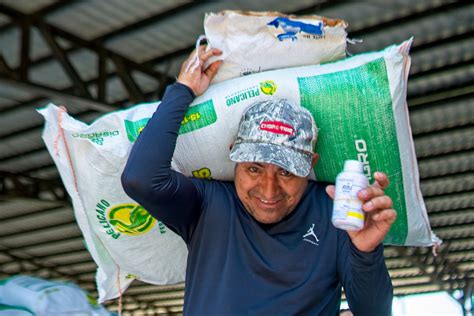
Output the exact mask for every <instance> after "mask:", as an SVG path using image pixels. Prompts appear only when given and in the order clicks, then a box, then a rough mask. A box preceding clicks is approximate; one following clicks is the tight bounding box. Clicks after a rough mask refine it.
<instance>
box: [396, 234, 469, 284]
mask: <svg viewBox="0 0 474 316" xmlns="http://www.w3.org/2000/svg"><path fill="white" fill-rule="evenodd" d="M397 250H398V253H399V255H400V257H403V258H406V259H407V260H408V261H409V262H410V263H411V264H412V265H413V266H414V267H416V268H418V269H419V270H420V271H421V272H422V273H423V274H424V275H426V276H428V277H429V278H430V283H432V284H437V285H438V286H439V287H440V290H445V291H447V292H448V293H453V292H454V291H455V290H459V289H464V288H466V287H472V284H473V283H474V279H472V277H471V276H470V275H468V274H466V273H465V272H463V271H462V270H460V269H459V268H458V265H457V263H455V262H452V261H450V260H449V258H448V254H449V252H450V241H448V242H446V243H445V244H443V246H442V247H441V248H440V252H439V253H438V254H437V256H434V255H433V254H432V253H431V252H430V251H429V249H427V248H402V247H400V248H397Z"/></svg>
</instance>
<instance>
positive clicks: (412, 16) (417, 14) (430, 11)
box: [349, 0, 472, 37]
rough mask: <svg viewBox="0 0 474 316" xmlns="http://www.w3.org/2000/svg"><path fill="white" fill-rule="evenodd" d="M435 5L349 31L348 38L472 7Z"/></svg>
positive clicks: (462, 2) (467, 1) (461, 0)
mask: <svg viewBox="0 0 474 316" xmlns="http://www.w3.org/2000/svg"><path fill="white" fill-rule="evenodd" d="M383 5H384V6H385V5H387V4H383ZM397 5H398V4H397ZM436 5H437V6H436V7H432V8H423V9H422V10H419V11H414V12H410V13H409V14H408V15H405V16H402V17H399V18H395V19H393V20H390V21H387V22H382V23H378V24H377V25H374V26H369V27H363V28H362V29H360V30H354V31H349V36H350V37H362V36H365V35H368V34H371V33H376V32H379V31H380V30H383V29H388V28H391V27H398V26H400V25H402V24H405V23H409V22H413V21H416V20H419V19H423V18H425V17H428V16H430V15H434V14H446V11H449V10H456V9H459V8H463V7H465V6H470V5H472V1H471V0H458V1H448V2H436ZM413 8H414V9H415V10H417V6H413Z"/></svg>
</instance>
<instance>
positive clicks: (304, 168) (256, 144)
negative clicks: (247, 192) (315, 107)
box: [230, 100, 318, 177]
mask: <svg viewBox="0 0 474 316" xmlns="http://www.w3.org/2000/svg"><path fill="white" fill-rule="evenodd" d="M317 135H318V129H317V128H316V124H315V123H314V120H313V117H312V116H311V114H310V113H309V111H308V110H306V109H305V108H302V107H297V106H295V105H293V104H291V103H290V102H288V100H268V101H264V102H259V103H256V104H253V105H251V106H250V107H249V108H248V109H247V110H246V111H245V112H244V114H243V116H242V118H241V120H240V125H239V131H238V133H237V139H236V140H235V143H234V146H233V148H232V150H231V152H230V159H231V160H232V161H234V162H264V163H271V164H275V165H277V166H279V167H281V168H283V169H285V170H287V171H289V172H291V173H292V174H294V175H296V176H299V177H306V176H308V175H309V173H310V171H311V160H312V157H313V153H314V151H313V150H314V145H315V144H316V139H317Z"/></svg>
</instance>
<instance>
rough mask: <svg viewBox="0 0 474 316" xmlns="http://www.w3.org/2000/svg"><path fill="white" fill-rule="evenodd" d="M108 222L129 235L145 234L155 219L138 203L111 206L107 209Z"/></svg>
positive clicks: (153, 224)
mask: <svg viewBox="0 0 474 316" xmlns="http://www.w3.org/2000/svg"><path fill="white" fill-rule="evenodd" d="M109 222H110V224H111V225H113V226H114V227H115V228H116V229H117V231H119V232H120V233H122V234H125V235H129V236H137V235H142V234H145V233H147V232H148V231H150V229H152V228H153V226H155V224H156V220H155V219H154V218H153V217H152V216H151V215H150V214H149V213H148V212H147V211H146V210H145V209H144V208H143V206H141V205H138V204H119V205H115V206H113V207H112V208H111V209H110V211H109Z"/></svg>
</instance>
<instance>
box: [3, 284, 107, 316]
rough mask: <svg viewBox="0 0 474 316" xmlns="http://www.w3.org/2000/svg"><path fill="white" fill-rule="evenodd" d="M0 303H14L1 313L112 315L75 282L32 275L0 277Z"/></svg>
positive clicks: (39, 315) (38, 315)
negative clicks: (48, 279)
mask: <svg viewBox="0 0 474 316" xmlns="http://www.w3.org/2000/svg"><path fill="white" fill-rule="evenodd" d="M0 304H5V305H10V306H11V308H8V309H6V308H5V309H4V310H3V309H2V308H0V315H4V314H5V315H36V316H50V315H90V316H108V315H111V313H110V312H108V311H107V310H106V309H105V308H104V307H103V306H101V305H97V304H95V303H94V302H93V300H92V298H91V297H90V296H88V295H87V293H86V292H84V291H83V290H82V289H81V288H80V287H78V286H77V285H75V284H72V283H66V282H57V281H47V280H42V279H39V278H35V277H30V276H14V277H11V278H8V279H5V280H2V281H0ZM7 313H8V314H7ZM10 313H11V314H10Z"/></svg>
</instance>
